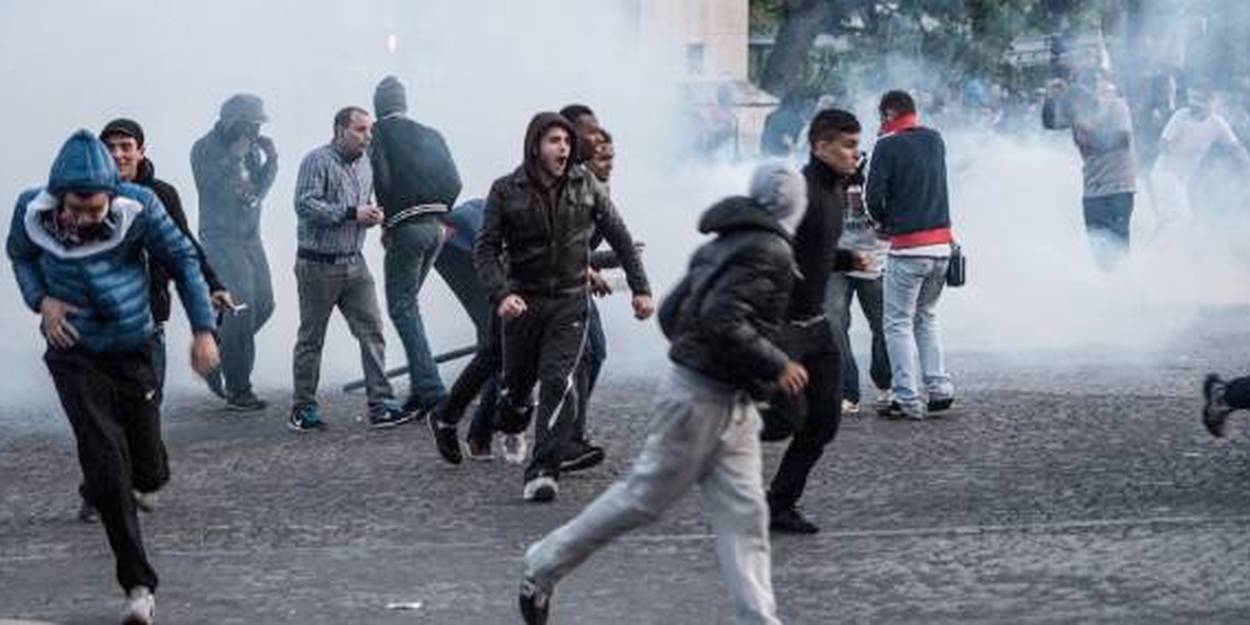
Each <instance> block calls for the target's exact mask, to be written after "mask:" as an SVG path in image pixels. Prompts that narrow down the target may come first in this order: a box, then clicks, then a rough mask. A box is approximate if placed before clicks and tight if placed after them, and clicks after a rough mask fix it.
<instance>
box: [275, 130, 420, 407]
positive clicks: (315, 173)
mask: <svg viewBox="0 0 1250 625" xmlns="http://www.w3.org/2000/svg"><path fill="white" fill-rule="evenodd" d="M372 128H373V118H372V117H371V116H370V115H369V113H368V112H366V111H365V110H364V109H360V108H356V107H347V108H344V109H342V110H340V111H339V112H338V114H336V115H335V116H334V140H333V141H332V142H331V143H329V144H328V145H324V146H322V147H319V148H317V149H315V150H313V151H312V152H310V153H309V154H308V155H307V156H305V157H304V160H303V162H301V163H300V168H299V176H298V177H297V179H296V182H295V213H296V216H297V217H298V220H299V250H298V252H297V258H296V261H295V278H296V282H297V286H298V288H299V300H300V301H299V308H300V310H299V313H300V324H299V334H298V337H297V339H296V343H295V354H294V373H295V393H294V398H293V399H294V406H293V408H292V410H291V418H290V421H289V422H288V424H289V426H290V427H291V429H293V430H297V431H307V430H315V429H321V428H323V427H325V424H324V422H322V420H321V413H320V411H319V410H318V408H317V397H316V395H317V381H318V378H319V376H320V372H321V348H322V346H323V344H324V342H325V334H326V324H328V323H329V321H330V313H331V312H333V311H334V309H335V308H336V307H337V308H338V309H339V311H340V312H342V313H343V317H344V318H345V319H346V320H347V325H348V327H349V328H350V329H351V332H352V335H353V336H355V337H356V340H357V341H359V342H360V356H361V363H362V365H363V367H364V371H365V383H366V390H367V393H368V401H369V423H370V424H371V425H372V426H373V427H389V426H393V425H398V424H400V423H402V422H404V421H405V420H407V419H410V418H411V416H405V415H404V414H403V411H402V410H401V409H400V406H399V404H398V403H397V402H396V401H395V398H394V393H393V391H392V389H391V384H390V382H389V381H387V379H386V363H385V353H386V342H385V339H384V338H383V336H382V315H381V313H380V312H379V310H378V298H377V290H376V288H375V286H374V282H373V276H372V274H370V273H369V267H368V265H366V264H365V259H364V256H362V255H361V249H362V248H363V246H364V242H365V233H366V232H367V231H368V230H369V228H372V227H373V226H376V225H378V224H380V223H382V220H383V214H382V210H381V209H380V208H378V207H377V206H375V205H374V204H373V203H372V200H371V197H372V195H373V173H372V171H371V169H370V167H369V159H367V158H364V155H365V150H366V149H367V148H368V147H369V141H370V140H371V139H372V136H373V131H372Z"/></svg>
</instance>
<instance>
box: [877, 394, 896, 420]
mask: <svg viewBox="0 0 1250 625" xmlns="http://www.w3.org/2000/svg"><path fill="white" fill-rule="evenodd" d="M893 403H894V391H893V390H891V389H888V388H887V389H885V390H884V391H878V392H877V402H876V408H877V413H878V414H885V413H887V412H889V411H890V404H893Z"/></svg>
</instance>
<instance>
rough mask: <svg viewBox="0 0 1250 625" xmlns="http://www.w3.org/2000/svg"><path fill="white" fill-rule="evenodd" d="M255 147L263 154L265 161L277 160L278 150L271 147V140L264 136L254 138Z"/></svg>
mask: <svg viewBox="0 0 1250 625" xmlns="http://www.w3.org/2000/svg"><path fill="white" fill-rule="evenodd" d="M255 143H256V147H258V148H260V151H261V152H263V153H264V154H265V160H267V161H272V160H274V159H276V158H278V150H277V148H275V147H274V146H273V139H270V138H269V137H266V136H260V137H256V142H255Z"/></svg>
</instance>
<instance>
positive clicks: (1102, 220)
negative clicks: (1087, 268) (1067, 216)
mask: <svg viewBox="0 0 1250 625" xmlns="http://www.w3.org/2000/svg"><path fill="white" fill-rule="evenodd" d="M1082 205H1083V208H1084V212H1085V231H1086V232H1087V233H1088V234H1089V243H1090V246H1091V247H1092V248H1093V250H1094V259H1095V260H1096V261H1097V262H1098V265H1099V266H1100V267H1102V268H1103V269H1105V270H1111V269H1113V268H1115V266H1116V265H1117V264H1119V262H1120V261H1121V260H1123V259H1124V257H1125V256H1126V255H1128V250H1129V224H1130V222H1131V221H1132V218H1133V194H1132V193H1116V194H1113V195H1104V196H1099V197H1087V198H1085V199H1084V200H1083V201H1082Z"/></svg>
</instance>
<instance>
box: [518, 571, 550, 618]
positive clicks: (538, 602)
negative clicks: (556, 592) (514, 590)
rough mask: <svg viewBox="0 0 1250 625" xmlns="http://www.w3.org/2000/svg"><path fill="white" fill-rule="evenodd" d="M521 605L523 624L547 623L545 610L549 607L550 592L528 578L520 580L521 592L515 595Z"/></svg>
mask: <svg viewBox="0 0 1250 625" xmlns="http://www.w3.org/2000/svg"><path fill="white" fill-rule="evenodd" d="M517 603H518V604H519V605H520V606H521V618H523V619H525V625H547V610H548V609H549V608H550V607H551V593H549V592H545V591H543V590H542V589H541V588H539V587H538V584H537V583H535V582H534V580H532V579H530V578H528V577H527V578H525V579H523V580H521V592H520V593H519V594H518V595H517Z"/></svg>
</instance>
